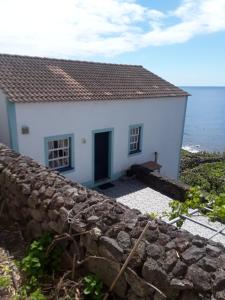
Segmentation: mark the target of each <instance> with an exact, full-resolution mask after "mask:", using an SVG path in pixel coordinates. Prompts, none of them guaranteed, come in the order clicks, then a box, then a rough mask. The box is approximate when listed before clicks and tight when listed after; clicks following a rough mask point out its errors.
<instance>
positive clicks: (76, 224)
mask: <svg viewBox="0 0 225 300" xmlns="http://www.w3.org/2000/svg"><path fill="white" fill-rule="evenodd" d="M70 226H71V228H72V229H73V230H74V231H76V232H78V233H81V232H84V231H85V230H86V227H87V224H86V223H84V222H82V221H80V220H79V219H76V220H73V222H72V223H71V225H70Z"/></svg>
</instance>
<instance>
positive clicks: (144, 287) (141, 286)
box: [125, 268, 155, 299]
mask: <svg viewBox="0 0 225 300" xmlns="http://www.w3.org/2000/svg"><path fill="white" fill-rule="evenodd" d="M125 278H126V280H127V282H128V284H129V285H130V287H131V289H132V290H133V292H134V293H135V294H136V295H138V296H139V297H145V296H148V295H153V293H154V291H155V290H154V289H153V288H152V287H150V286H149V285H148V284H147V283H146V282H145V281H144V280H143V279H142V278H141V277H139V276H138V275H137V274H136V273H135V272H134V271H133V270H132V269H130V268H128V269H127V270H126V272H125ZM142 299H143V298H142Z"/></svg>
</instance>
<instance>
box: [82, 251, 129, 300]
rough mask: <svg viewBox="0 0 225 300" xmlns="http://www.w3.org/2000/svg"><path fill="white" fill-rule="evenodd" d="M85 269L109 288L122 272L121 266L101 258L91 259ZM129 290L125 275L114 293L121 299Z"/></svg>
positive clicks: (85, 264)
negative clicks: (95, 275)
mask: <svg viewBox="0 0 225 300" xmlns="http://www.w3.org/2000/svg"><path fill="white" fill-rule="evenodd" d="M84 267H85V268H86V269H87V270H88V271H89V272H91V273H94V274H97V275H98V276H99V278H100V279H101V280H102V281H103V282H104V284H105V285H106V286H108V287H110V286H111V284H112V282H113V280H114V279H115V278H116V276H117V274H118V272H119V271H120V264H119V263H117V262H115V261H111V260H108V259H106V258H100V257H90V258H89V259H88V260H87V261H86V262H85V263H84ZM126 290H127V282H126V280H125V276H124V274H123V275H122V276H121V277H120V280H119V281H118V282H117V284H116V285H115V288H114V289H113V291H114V292H115V293H116V294H117V295H118V296H119V297H121V298H125V295H126Z"/></svg>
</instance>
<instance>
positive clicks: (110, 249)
mask: <svg viewBox="0 0 225 300" xmlns="http://www.w3.org/2000/svg"><path fill="white" fill-rule="evenodd" d="M105 250H106V251H105ZM99 252H100V253H101V254H103V255H106V256H107V257H108V256H110V257H113V258H114V259H115V260H117V261H121V260H122V257H123V249H122V248H121V247H120V246H119V245H118V243H117V241H115V240H114V239H111V238H109V237H107V236H102V237H101V238H100V245H99Z"/></svg>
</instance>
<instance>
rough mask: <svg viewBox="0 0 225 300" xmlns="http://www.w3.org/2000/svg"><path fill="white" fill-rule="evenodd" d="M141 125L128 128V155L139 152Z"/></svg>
mask: <svg viewBox="0 0 225 300" xmlns="http://www.w3.org/2000/svg"><path fill="white" fill-rule="evenodd" d="M141 134H142V125H134V126H130V132H129V154H134V153H138V152H141Z"/></svg>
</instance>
